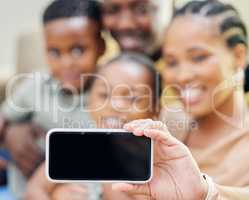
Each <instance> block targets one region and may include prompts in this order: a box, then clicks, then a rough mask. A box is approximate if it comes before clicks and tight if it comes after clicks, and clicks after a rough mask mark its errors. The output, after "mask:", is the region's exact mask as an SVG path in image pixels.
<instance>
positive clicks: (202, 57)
mask: <svg viewBox="0 0 249 200" xmlns="http://www.w3.org/2000/svg"><path fill="white" fill-rule="evenodd" d="M208 57H209V55H207V54H202V55H196V56H193V57H192V61H193V62H202V61H204V60H206V59H207V58H208Z"/></svg>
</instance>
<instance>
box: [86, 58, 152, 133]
mask: <svg viewBox="0 0 249 200" xmlns="http://www.w3.org/2000/svg"><path fill="white" fill-rule="evenodd" d="M99 76H100V77H101V78H98V79H96V80H95V82H94V84H93V86H92V90H91V93H90V101H89V108H90V109H91V115H92V117H93V119H94V120H95V122H96V123H97V124H98V127H102V128H121V127H122V126H123V124H124V123H125V122H129V121H132V120H136V119H147V118H153V117H154V112H153V111H154V110H155V103H154V101H153V95H154V93H153V90H155V89H154V88H153V86H152V85H153V83H152V81H153V78H152V75H151V73H150V72H149V71H148V70H146V69H145V68H144V67H142V66H140V65H139V64H136V63H132V62H127V61H117V62H115V63H112V64H111V65H109V66H106V68H103V69H102V70H101V71H100V73H99Z"/></svg>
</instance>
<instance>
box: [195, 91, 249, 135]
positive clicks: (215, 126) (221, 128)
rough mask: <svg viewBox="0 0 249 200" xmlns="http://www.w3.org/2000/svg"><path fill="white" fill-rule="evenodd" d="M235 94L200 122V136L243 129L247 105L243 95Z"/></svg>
mask: <svg viewBox="0 0 249 200" xmlns="http://www.w3.org/2000/svg"><path fill="white" fill-rule="evenodd" d="M237 93H238V92H233V94H232V95H231V97H230V98H228V100H227V101H226V102H225V103H224V104H223V105H221V106H220V107H218V108H217V109H216V111H213V112H212V113H211V114H210V115H208V116H206V117H205V118H202V119H199V120H198V125H199V131H198V132H199V133H200V134H208V135H209V136H210V134H212V133H213V134H219V133H221V132H222V133H227V131H225V130H235V129H238V128H241V125H243V124H242V122H243V120H244V112H245V111H246V109H245V108H246V104H245V102H244V97H243V94H237Z"/></svg>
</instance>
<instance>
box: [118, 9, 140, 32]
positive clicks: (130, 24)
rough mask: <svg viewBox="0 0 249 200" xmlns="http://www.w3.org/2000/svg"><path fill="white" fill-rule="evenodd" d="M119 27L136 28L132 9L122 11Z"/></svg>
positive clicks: (126, 29) (124, 29)
mask: <svg viewBox="0 0 249 200" xmlns="http://www.w3.org/2000/svg"><path fill="white" fill-rule="evenodd" d="M118 28H119V30H121V31H128V30H134V29H135V28H136V23H135V19H134V17H133V14H132V12H131V11H130V10H125V11H123V12H122V13H120V18H119V23H118Z"/></svg>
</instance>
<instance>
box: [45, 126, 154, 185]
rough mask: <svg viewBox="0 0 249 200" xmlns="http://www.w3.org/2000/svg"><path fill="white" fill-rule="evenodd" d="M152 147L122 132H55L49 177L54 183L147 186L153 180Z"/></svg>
mask: <svg viewBox="0 0 249 200" xmlns="http://www.w3.org/2000/svg"><path fill="white" fill-rule="evenodd" d="M152 161H153V143H152V140H151V139H150V138H146V137H137V136H134V135H133V134H132V133H129V132H126V131H124V130H121V129H53V130H51V131H49V132H48V134H47V149H46V173H47V176H48V178H49V179H50V180H51V181H53V182H75V181H76V182H78V181H80V182H131V183H145V182H148V181H150V179H151V177H152V171H153V170H152V166H153V165H152V163H153V162H152Z"/></svg>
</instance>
